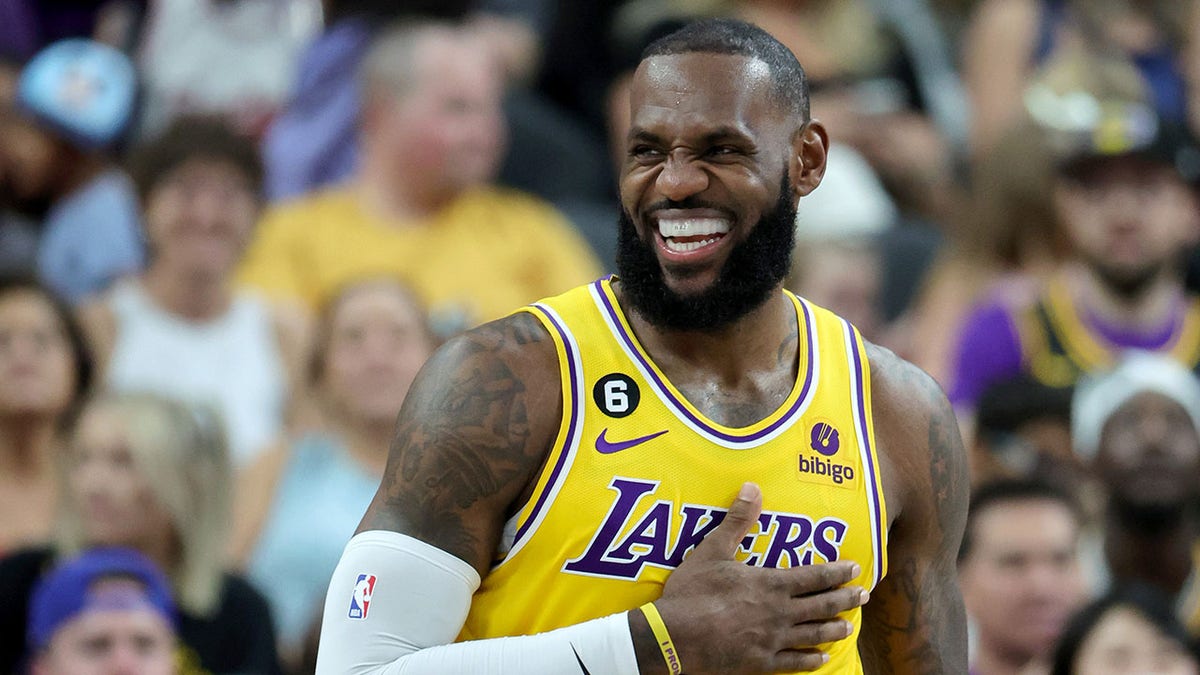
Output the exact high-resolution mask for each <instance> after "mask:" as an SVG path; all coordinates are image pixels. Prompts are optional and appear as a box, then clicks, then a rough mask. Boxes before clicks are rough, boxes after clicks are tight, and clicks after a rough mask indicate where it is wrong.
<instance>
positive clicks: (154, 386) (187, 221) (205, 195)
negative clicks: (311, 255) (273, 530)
mask: <svg viewBox="0 0 1200 675" xmlns="http://www.w3.org/2000/svg"><path fill="white" fill-rule="evenodd" d="M129 166H130V172H131V174H132V175H133V178H134V181H135V182H136V184H137V188H138V194H139V196H140V197H141V201H142V206H143V213H144V221H145V223H146V240H147V242H148V245H149V250H150V252H151V257H150V264H149V266H148V267H147V268H146V270H145V272H143V273H142V274H140V275H139V276H137V277H135V278H129V279H125V280H122V281H121V282H119V283H118V284H117V285H116V286H114V287H113V288H112V289H111V290H110V291H109V292H108V293H107V294H105V295H104V296H103V297H101V298H98V299H97V300H96V301H95V302H93V303H90V304H89V305H87V306H86V307H84V308H83V311H82V313H81V316H82V318H83V320H84V326H85V327H86V328H87V330H88V335H89V337H90V338H91V340H92V344H93V346H94V348H95V352H96V354H97V357H98V360H99V362H100V364H101V366H102V369H103V375H104V379H105V381H106V382H107V383H108V385H109V386H110V387H112V388H114V389H117V390H137V391H157V392H160V393H163V394H166V395H170V396H173V397H177V398H179V399H181V400H188V401H192V402H197V403H203V404H207V405H211V406H213V407H214V408H215V409H216V410H217V411H218V412H219V413H220V414H221V418H222V420H223V422H224V424H225V428H226V430H227V433H228V438H229V442H230V448H231V452H232V456H233V459H234V461H235V464H238V465H241V464H245V463H246V462H248V461H250V460H251V459H253V458H254V457H255V456H256V455H257V454H258V453H259V452H261V451H263V450H265V449H266V448H267V447H268V446H270V445H271V444H272V443H274V442H275V441H277V440H278V438H279V436H280V434H281V433H282V429H283V422H284V417H285V412H286V407H287V405H288V400H289V399H288V394H289V391H290V390H292V389H293V387H292V386H291V384H290V382H291V379H293V378H294V377H298V371H299V370H300V367H299V363H300V362H301V361H302V360H303V357H302V356H301V355H302V354H303V343H304V340H305V338H304V337H303V334H302V330H301V329H299V328H291V329H289V326H292V325H293V324H294V323H296V322H294V321H292V322H289V321H288V320H286V318H285V312H284V311H283V310H282V309H280V310H276V311H273V310H272V308H271V307H270V306H269V305H267V304H266V303H265V302H263V301H261V300H259V299H258V298H257V297H255V296H254V295H253V294H250V293H246V292H243V291H239V290H236V289H235V288H234V286H233V274H234V271H235V269H236V267H237V263H238V260H239V259H240V258H241V256H242V252H243V250H244V249H245V247H246V245H247V243H248V242H249V240H250V237H251V234H252V232H253V230H254V225H255V222H256V221H257V219H258V215H259V212H260V207H261V205H262V197H261V194H262V191H261V190H262V165H261V164H260V162H259V158H258V153H257V151H256V150H255V148H254V145H253V144H252V143H251V141H249V140H248V139H246V138H243V137H241V136H239V135H237V134H235V133H234V132H233V131H231V130H230V129H229V128H228V127H227V126H226V125H225V123H223V122H220V121H218V120H216V119H215V118H203V117H182V118H179V119H178V120H176V121H175V122H174V123H173V124H172V125H171V127H170V128H169V129H167V131H166V132H164V134H163V135H162V136H161V137H160V138H157V139H155V140H153V141H150V142H148V143H146V144H144V145H142V146H141V147H139V148H137V149H136V150H135V152H134V153H133V156H132V157H131V159H130V163H129Z"/></svg>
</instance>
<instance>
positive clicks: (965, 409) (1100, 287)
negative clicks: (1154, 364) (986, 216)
mask: <svg viewBox="0 0 1200 675" xmlns="http://www.w3.org/2000/svg"><path fill="white" fill-rule="evenodd" d="M1115 108H1116V109H1118V112H1117V113H1116V114H1114V115H1113V116H1111V117H1110V118H1106V119H1103V120H1101V121H1100V122H1099V123H1098V124H1097V125H1096V126H1095V127H1094V129H1093V131H1092V132H1090V133H1089V134H1088V135H1087V138H1086V139H1079V138H1076V139H1073V140H1072V143H1071V146H1072V147H1071V148H1070V149H1064V150H1063V151H1061V152H1060V154H1059V158H1060V159H1059V161H1058V163H1057V165H1056V170H1055V175H1054V186H1053V202H1054V203H1053V207H1054V211H1055V213H1056V215H1057V217H1058V220H1059V223H1060V225H1061V227H1062V228H1063V231H1064V233H1065V234H1066V236H1067V238H1068V239H1069V240H1070V242H1071V246H1072V251H1073V253H1072V255H1071V257H1070V259H1068V260H1067V261H1066V262H1065V263H1063V265H1062V266H1061V268H1060V269H1059V270H1058V271H1057V272H1056V273H1055V274H1054V275H1053V277H1052V278H1051V280H1050V281H1049V282H1048V283H1047V284H1046V285H1045V286H1044V287H1043V288H1042V289H1041V291H1040V293H1039V294H1038V296H1037V299H1036V300H1035V301H1034V302H1032V303H1029V304H1028V305H1022V304H1021V303H1019V302H1011V301H1005V300H995V299H993V300H991V301H986V302H984V303H983V304H981V305H980V306H978V307H977V308H976V309H975V310H974V311H973V312H972V314H971V315H970V316H969V317H968V319H967V321H966V322H965V323H964V326H963V329H962V332H961V334H960V337H959V343H958V349H957V353H956V355H955V361H954V363H955V367H954V373H953V379H952V385H951V390H950V400H951V402H952V403H953V404H954V406H955V408H956V410H957V411H958V412H959V413H960V415H963V416H965V417H967V418H969V417H970V416H971V415H972V414H973V412H974V410H975V408H976V406H977V405H978V402H979V400H980V397H981V396H982V395H983V394H984V393H985V392H986V391H987V390H988V389H989V388H990V387H992V386H993V385H995V384H998V383H1001V382H1005V381H1010V380H1013V379H1015V378H1018V377H1027V378H1031V379H1032V380H1034V381H1036V382H1039V383H1041V384H1044V385H1048V386H1052V387H1071V386H1073V385H1074V383H1075V381H1076V380H1077V379H1078V378H1079V377H1080V376H1081V375H1082V374H1084V373H1088V372H1093V371H1096V370H1102V369H1106V368H1108V367H1111V365H1112V364H1113V363H1114V362H1115V361H1116V359H1117V358H1118V357H1119V356H1120V354H1121V353H1123V352H1125V351H1126V350H1129V349H1139V350H1144V351H1151V352H1160V353H1165V354H1168V355H1170V356H1172V357H1174V358H1175V359H1176V360H1178V361H1180V362H1181V363H1183V364H1184V365H1186V366H1187V367H1189V368H1193V369H1194V368H1197V366H1200V299H1197V298H1196V297H1194V296H1191V295H1189V294H1188V293H1187V292H1186V291H1185V289H1184V276H1183V268H1182V256H1183V253H1184V251H1185V250H1186V249H1187V248H1188V247H1189V246H1191V245H1193V244H1194V243H1195V242H1196V240H1197V238H1198V235H1200V202H1198V200H1197V193H1196V191H1195V189H1194V185H1193V183H1194V181H1195V178H1196V176H1197V174H1198V173H1200V150H1197V148H1196V146H1195V142H1194V139H1192V138H1191V137H1190V136H1189V135H1188V134H1187V133H1186V132H1185V131H1183V130H1181V129H1177V128H1173V127H1168V126H1165V125H1161V124H1160V123H1159V122H1158V120H1157V119H1156V118H1155V117H1154V116H1153V113H1151V112H1150V111H1149V109H1147V108H1144V107H1141V106H1138V105H1137V104H1120V105H1116V106H1115ZM1045 140H1046V141H1047V142H1050V141H1053V140H1055V138H1054V137H1053V136H1048V137H1047V139H1045ZM1059 140H1062V139H1059Z"/></svg>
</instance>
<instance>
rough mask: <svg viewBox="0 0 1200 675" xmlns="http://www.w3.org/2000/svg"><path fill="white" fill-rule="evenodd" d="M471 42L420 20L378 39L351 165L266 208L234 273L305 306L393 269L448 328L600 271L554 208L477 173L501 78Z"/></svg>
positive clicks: (487, 166) (493, 140) (493, 133)
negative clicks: (321, 186) (336, 181)
mask: <svg viewBox="0 0 1200 675" xmlns="http://www.w3.org/2000/svg"><path fill="white" fill-rule="evenodd" d="M476 45H477V43H476V41H475V38H473V37H472V35H471V33H469V32H468V31H465V30H463V29H461V28H456V27H453V26H450V25H440V24H435V23H430V22H423V23H413V24H409V25H406V26H403V27H400V28H397V29H395V30H394V31H392V32H390V33H388V34H386V35H383V36H381V37H380V38H379V39H378V41H377V42H376V44H375V46H374V47H373V48H372V50H371V53H370V54H369V55H368V56H367V58H366V60H365V62H364V64H363V68H362V80H361V81H362V87H363V96H364V103H363V111H364V112H363V121H362V136H361V141H362V145H361V149H362V153H363V154H362V157H361V165H360V168H359V170H358V174H357V175H356V177H355V178H354V179H353V180H352V181H351V182H350V183H348V184H347V185H345V186H342V187H338V188H333V189H329V190H325V191H321V192H318V193H316V194H314V195H311V196H309V197H307V198H304V199H302V200H299V201H297V202H294V203H291V204H286V205H283V206H280V207H277V208H274V209H271V210H269V211H268V212H267V214H266V215H265V217H264V219H263V223H262V225H261V227H260V228H259V232H258V234H257V236H256V238H255V241H254V243H253V244H252V246H251V248H250V250H249V252H248V253H247V259H246V261H245V264H244V266H243V268H242V270H241V279H242V281H243V282H245V283H246V284H247V285H250V286H253V287H256V288H259V289H261V290H263V291H264V292H266V293H268V294H269V295H272V296H274V297H275V298H278V299H283V300H285V301H297V300H299V301H301V302H303V303H304V304H306V305H307V306H308V307H309V308H316V307H317V306H319V305H320V304H321V303H323V302H325V301H327V300H328V298H329V297H330V295H331V294H332V293H333V292H335V291H336V290H337V289H339V288H341V287H342V286H344V285H346V284H347V283H349V282H352V281H354V280H357V279H363V278H368V277H373V276H378V275H381V274H385V275H386V274H393V275H395V274H399V275H401V277H402V278H403V279H404V280H405V281H406V282H407V283H408V284H409V285H411V286H412V287H413V289H414V290H415V291H416V292H417V294H418V296H419V297H420V299H421V301H422V302H423V303H425V304H426V306H428V307H429V308H430V313H431V319H432V322H433V326H434V328H435V330H436V332H437V333H438V334H439V335H448V334H452V333H455V332H457V331H459V330H462V329H464V328H467V327H470V326H474V325H476V324H478V323H480V322H482V321H487V320H491V319H495V318H498V317H500V316H503V315H504V314H506V313H507V312H509V311H511V310H512V309H514V308H516V307H518V306H520V305H523V304H525V303H528V302H531V301H533V300H536V299H538V298H539V297H544V296H546V295H553V294H555V293H558V292H560V291H563V290H566V289H567V288H570V287H571V286H572V285H573V284H577V283H581V282H584V281H586V280H588V279H591V278H594V277H595V276H596V275H597V274H598V271H599V267H598V265H597V263H596V261H595V259H594V258H593V257H592V255H591V252H590V251H589V249H588V247H587V244H586V243H584V242H583V240H582V239H581V238H580V237H579V235H578V234H577V233H576V232H575V231H574V230H573V229H572V227H571V225H570V223H569V222H567V221H566V220H565V219H564V218H563V217H562V216H561V215H560V214H559V213H558V212H556V211H555V210H554V209H553V208H552V207H550V206H549V205H547V204H545V203H542V202H540V201H538V200H536V199H534V198H532V197H530V196H528V195H525V194H520V193H517V192H513V191H507V190H501V189H498V188H495V187H493V186H491V185H490V184H489V183H490V181H491V180H492V179H493V178H494V175H495V170H496V167H497V163H498V162H499V159H500V152H501V148H502V145H503V138H502V136H503V125H502V119H501V118H502V116H501V111H500V99H501V93H502V80H501V77H500V73H499V72H497V70H496V68H495V66H494V64H493V63H492V61H491V59H490V58H489V57H488V56H487V55H486V54H483V53H481V52H480V50H478V49H476Z"/></svg>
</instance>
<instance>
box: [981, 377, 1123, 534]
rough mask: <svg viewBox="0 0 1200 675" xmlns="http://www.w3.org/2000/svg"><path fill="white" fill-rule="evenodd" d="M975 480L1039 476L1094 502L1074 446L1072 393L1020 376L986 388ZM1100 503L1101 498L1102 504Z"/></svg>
mask: <svg viewBox="0 0 1200 675" xmlns="http://www.w3.org/2000/svg"><path fill="white" fill-rule="evenodd" d="M971 473H972V482H973V483H976V484H977V483H981V482H986V481H989V480H991V479H996V478H1031V477H1034V476H1037V477H1038V478H1040V479H1041V480H1044V481H1045V482H1047V483H1052V484H1054V485H1057V486H1060V487H1062V488H1064V489H1066V490H1068V491H1070V492H1071V493H1073V494H1075V496H1076V497H1078V498H1080V500H1081V501H1082V502H1084V504H1083V506H1084V511H1085V513H1086V514H1088V516H1089V517H1090V516H1091V515H1092V514H1093V513H1094V512H1095V509H1094V506H1095V503H1094V502H1095V501H1096V499H1095V498H1094V497H1095V495H1094V494H1093V492H1094V491H1093V490H1092V489H1091V488H1092V481H1090V480H1089V479H1090V476H1089V475H1088V471H1087V467H1086V466H1085V465H1084V464H1083V462H1082V461H1081V460H1080V458H1079V456H1078V455H1076V454H1075V448H1074V446H1073V445H1072V444H1071V392H1070V391H1068V390H1064V389H1060V388H1058V387H1047V386H1046V385H1044V384H1041V383H1040V382H1036V381H1033V380H1031V379H1029V378H1018V379H1016V380H1012V381H1009V382H1004V383H1003V384H998V385H996V386H994V387H991V388H990V389H988V391H987V392H986V393H985V394H984V395H983V398H981V399H980V401H979V408H978V410H977V415H976V417H975V443H974V445H973V446H972V448H971ZM1101 501H1102V500H1101Z"/></svg>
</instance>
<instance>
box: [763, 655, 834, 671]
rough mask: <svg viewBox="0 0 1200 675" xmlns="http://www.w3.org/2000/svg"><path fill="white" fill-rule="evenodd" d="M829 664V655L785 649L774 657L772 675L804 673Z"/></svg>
mask: <svg viewBox="0 0 1200 675" xmlns="http://www.w3.org/2000/svg"><path fill="white" fill-rule="evenodd" d="M828 662H829V655H828V654H826V653H824V652H821V651H818V650H816V649H785V650H784V651H781V652H779V653H778V654H776V655H775V660H774V663H772V664H771V671H770V672H773V673H806V672H809V671H812V670H817V669H818V668H820V667H821V666H823V665H825V664H826V663H828Z"/></svg>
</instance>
